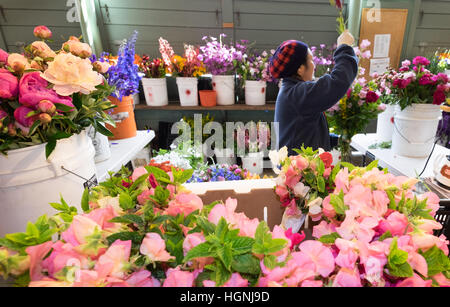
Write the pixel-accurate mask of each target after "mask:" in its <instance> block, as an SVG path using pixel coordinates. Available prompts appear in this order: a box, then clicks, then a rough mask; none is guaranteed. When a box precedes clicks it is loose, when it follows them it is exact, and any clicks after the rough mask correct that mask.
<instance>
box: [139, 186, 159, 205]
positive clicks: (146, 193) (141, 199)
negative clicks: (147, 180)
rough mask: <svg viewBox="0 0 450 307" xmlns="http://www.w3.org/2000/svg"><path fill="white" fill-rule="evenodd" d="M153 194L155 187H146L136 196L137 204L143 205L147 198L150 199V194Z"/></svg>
mask: <svg viewBox="0 0 450 307" xmlns="http://www.w3.org/2000/svg"><path fill="white" fill-rule="evenodd" d="M153 195H155V189H146V190H144V191H142V193H141V194H139V196H138V197H137V201H138V203H139V205H141V206H144V205H145V203H146V202H147V200H150V196H153Z"/></svg>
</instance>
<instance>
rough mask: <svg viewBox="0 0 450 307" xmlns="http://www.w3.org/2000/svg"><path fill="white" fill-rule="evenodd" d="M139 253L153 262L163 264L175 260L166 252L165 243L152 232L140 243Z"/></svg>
mask: <svg viewBox="0 0 450 307" xmlns="http://www.w3.org/2000/svg"><path fill="white" fill-rule="evenodd" d="M140 252H141V254H143V255H146V256H148V257H149V259H150V260H151V261H153V262H155V261H162V262H165V261H169V260H171V259H175V257H173V256H171V255H170V254H169V253H168V252H167V251H166V242H164V240H163V239H162V238H161V236H160V235H159V234H157V233H154V232H150V233H147V235H146V236H145V238H144V240H143V241H142V244H141V248H140Z"/></svg>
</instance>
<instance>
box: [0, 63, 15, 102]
mask: <svg viewBox="0 0 450 307" xmlns="http://www.w3.org/2000/svg"><path fill="white" fill-rule="evenodd" d="M18 93H19V81H18V80H17V77H16V76H14V75H13V74H12V73H10V72H9V71H8V70H6V69H3V68H0V98H3V99H12V98H14V97H16V96H17V94H18Z"/></svg>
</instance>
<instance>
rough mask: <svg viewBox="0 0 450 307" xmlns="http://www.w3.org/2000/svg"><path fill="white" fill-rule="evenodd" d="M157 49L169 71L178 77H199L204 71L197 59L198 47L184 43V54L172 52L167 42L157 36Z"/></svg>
mask: <svg viewBox="0 0 450 307" xmlns="http://www.w3.org/2000/svg"><path fill="white" fill-rule="evenodd" d="M159 51H160V53H161V56H162V58H163V60H164V63H165V64H166V66H167V70H168V72H169V73H172V74H173V75H174V76H178V77H200V76H201V75H203V74H205V73H206V68H205V66H204V65H203V63H202V61H201V60H199V57H198V56H199V49H198V48H195V47H194V46H192V45H187V44H184V56H183V57H181V56H179V55H177V54H175V53H174V51H173V49H172V47H171V46H170V44H169V42H168V41H167V40H165V39H163V38H162V37H160V38H159Z"/></svg>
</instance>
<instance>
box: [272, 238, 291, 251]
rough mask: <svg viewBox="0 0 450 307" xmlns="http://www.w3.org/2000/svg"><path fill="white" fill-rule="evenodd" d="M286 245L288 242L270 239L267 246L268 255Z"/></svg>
mask: <svg viewBox="0 0 450 307" xmlns="http://www.w3.org/2000/svg"><path fill="white" fill-rule="evenodd" d="M287 243H288V241H287V240H285V239H272V241H271V242H270V244H269V246H268V253H270V254H272V253H276V252H278V251H280V250H282V249H283V248H285V247H286V244H287Z"/></svg>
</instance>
